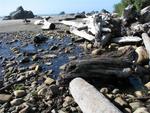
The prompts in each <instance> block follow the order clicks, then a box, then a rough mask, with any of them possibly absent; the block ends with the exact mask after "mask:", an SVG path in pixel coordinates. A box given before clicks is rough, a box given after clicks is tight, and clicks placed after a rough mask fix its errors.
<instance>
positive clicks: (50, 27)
mask: <svg viewBox="0 0 150 113" xmlns="http://www.w3.org/2000/svg"><path fill="white" fill-rule="evenodd" d="M41 28H42V29H43V30H53V29H55V24H54V23H50V22H48V21H47V20H45V19H44V22H43V26H42V27H41Z"/></svg>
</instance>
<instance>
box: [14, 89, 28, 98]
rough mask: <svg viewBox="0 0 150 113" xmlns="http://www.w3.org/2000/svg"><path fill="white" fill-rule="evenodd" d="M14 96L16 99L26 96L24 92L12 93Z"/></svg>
mask: <svg viewBox="0 0 150 113" xmlns="http://www.w3.org/2000/svg"><path fill="white" fill-rule="evenodd" d="M14 95H15V96H16V97H23V96H25V95H26V92H25V90H16V91H14Z"/></svg>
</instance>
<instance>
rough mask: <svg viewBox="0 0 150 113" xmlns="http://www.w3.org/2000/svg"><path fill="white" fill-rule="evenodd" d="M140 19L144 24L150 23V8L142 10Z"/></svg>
mask: <svg viewBox="0 0 150 113" xmlns="http://www.w3.org/2000/svg"><path fill="white" fill-rule="evenodd" d="M140 19H141V21H142V22H149V21H150V6H147V7H145V8H144V9H142V10H141V12H140Z"/></svg>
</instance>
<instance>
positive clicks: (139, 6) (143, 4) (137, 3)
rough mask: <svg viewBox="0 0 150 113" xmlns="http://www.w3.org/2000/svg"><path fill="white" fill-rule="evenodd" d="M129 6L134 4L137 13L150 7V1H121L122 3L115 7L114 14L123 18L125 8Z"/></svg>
mask: <svg viewBox="0 0 150 113" xmlns="http://www.w3.org/2000/svg"><path fill="white" fill-rule="evenodd" d="M129 4H133V5H134V7H135V9H136V11H140V10H141V9H142V8H144V7H146V6H149V5H150V0H121V2H120V3H118V4H115V5H114V8H115V10H114V12H116V13H118V15H119V16H121V14H122V12H123V10H124V8H125V7H127V6H128V5H129Z"/></svg>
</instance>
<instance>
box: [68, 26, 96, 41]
mask: <svg viewBox="0 0 150 113" xmlns="http://www.w3.org/2000/svg"><path fill="white" fill-rule="evenodd" d="M70 32H71V33H73V34H75V35H77V36H80V37H82V38H85V39H86V40H89V41H93V40H94V39H95V37H94V36H92V35H90V34H88V33H86V32H85V31H83V30H81V31H79V30H78V29H75V28H71V30H70Z"/></svg>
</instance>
